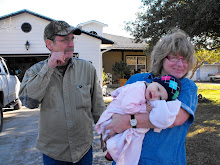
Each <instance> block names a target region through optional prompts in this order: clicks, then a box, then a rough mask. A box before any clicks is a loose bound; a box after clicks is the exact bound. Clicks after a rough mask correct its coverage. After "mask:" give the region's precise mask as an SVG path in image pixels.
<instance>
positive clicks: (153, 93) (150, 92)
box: [145, 82, 168, 101]
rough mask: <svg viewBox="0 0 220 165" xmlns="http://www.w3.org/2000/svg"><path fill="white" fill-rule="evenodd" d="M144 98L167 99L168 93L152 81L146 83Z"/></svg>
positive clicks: (149, 99) (150, 99)
mask: <svg viewBox="0 0 220 165" xmlns="http://www.w3.org/2000/svg"><path fill="white" fill-rule="evenodd" d="M145 97H146V100H148V101H154V100H167V99H168V94H167V91H166V89H165V88H164V87H163V86H162V85H161V84H159V83H157V82H152V83H150V84H149V85H148V87H147V88H146V92H145Z"/></svg>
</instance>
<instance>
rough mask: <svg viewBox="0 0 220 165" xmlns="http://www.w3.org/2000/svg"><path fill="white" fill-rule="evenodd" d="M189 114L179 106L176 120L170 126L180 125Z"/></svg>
mask: <svg viewBox="0 0 220 165" xmlns="http://www.w3.org/2000/svg"><path fill="white" fill-rule="evenodd" d="M189 116H190V114H189V113H188V112H187V111H185V110H184V109H183V108H180V110H179V113H178V114H177V116H176V120H175V121H174V123H173V124H172V125H171V126H170V128H171V127H175V126H180V125H182V124H183V123H185V122H186V121H187V120H188V118H189Z"/></svg>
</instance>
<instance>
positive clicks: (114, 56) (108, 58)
mask: <svg viewBox="0 0 220 165" xmlns="http://www.w3.org/2000/svg"><path fill="white" fill-rule="evenodd" d="M121 60H122V52H120V51H118V52H111V51H110V52H105V53H103V55H102V61H103V68H104V72H105V73H112V79H113V80H116V79H117V77H118V76H117V75H114V74H113V71H112V65H113V64H114V63H115V62H116V61H117V62H120V61H121Z"/></svg>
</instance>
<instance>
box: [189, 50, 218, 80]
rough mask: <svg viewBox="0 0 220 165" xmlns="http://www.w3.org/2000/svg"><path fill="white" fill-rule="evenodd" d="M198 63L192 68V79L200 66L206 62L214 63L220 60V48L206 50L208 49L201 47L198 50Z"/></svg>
mask: <svg viewBox="0 0 220 165" xmlns="http://www.w3.org/2000/svg"><path fill="white" fill-rule="evenodd" d="M196 57H197V61H196V65H195V67H194V68H193V70H192V75H191V76H190V79H191V78H192V77H193V75H194V73H195V72H196V71H197V69H198V68H200V66H202V65H204V63H205V62H208V63H209V64H214V63H218V62H220V61H219V60H220V49H216V50H211V51H209V50H206V49H200V50H199V51H197V52H196Z"/></svg>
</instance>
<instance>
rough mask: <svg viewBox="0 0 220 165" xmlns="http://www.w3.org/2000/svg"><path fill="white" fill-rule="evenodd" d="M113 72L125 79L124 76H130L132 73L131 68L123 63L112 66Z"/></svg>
mask: <svg viewBox="0 0 220 165" xmlns="http://www.w3.org/2000/svg"><path fill="white" fill-rule="evenodd" d="M112 70H113V72H114V74H115V75H117V74H120V76H121V77H120V78H124V76H127V75H130V73H131V71H130V68H129V67H128V65H127V64H126V63H125V62H123V61H121V62H115V64H114V65H112Z"/></svg>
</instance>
